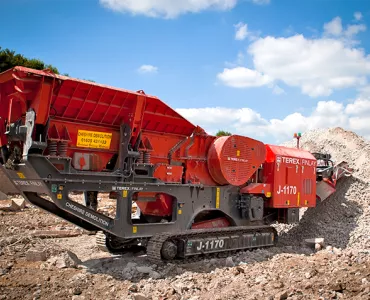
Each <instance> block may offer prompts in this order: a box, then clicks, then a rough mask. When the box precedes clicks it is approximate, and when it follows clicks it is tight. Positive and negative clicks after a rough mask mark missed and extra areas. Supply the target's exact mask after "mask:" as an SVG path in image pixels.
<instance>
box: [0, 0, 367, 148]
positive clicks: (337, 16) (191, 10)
mask: <svg viewBox="0 0 370 300" xmlns="http://www.w3.org/2000/svg"><path fill="white" fill-rule="evenodd" d="M0 11H1V15H2V17H1V19H0V47H2V48H9V49H12V50H15V51H16V52H17V53H22V54H23V55H25V56H26V57H29V58H39V59H41V60H43V61H44V62H45V63H47V64H52V65H54V66H56V67H57V68H58V69H59V71H60V72H61V73H68V74H69V75H70V76H71V77H76V78H82V79H92V80H94V81H96V82H98V83H102V84H108V85H111V86H116V87H119V88H124V89H128V90H133V91H136V90H144V91H145V93H147V94H150V95H154V96H157V97H159V98H160V99H161V100H162V101H164V102H165V103H167V104H168V105H169V106H171V107H172V108H174V109H176V110H177V111H178V112H179V113H180V114H181V115H183V116H184V117H185V118H187V119H189V120H190V121H191V122H192V123H194V124H195V125H199V126H200V127H202V128H204V129H205V130H206V131H207V132H208V133H210V134H215V133H216V132H217V131H218V130H227V131H230V132H231V133H233V134H240V135H246V136H249V137H252V138H255V139H258V140H261V141H263V142H265V143H282V142H284V141H286V140H289V139H291V138H292V137H293V134H294V133H295V132H302V133H304V132H305V131H308V130H312V129H315V128H326V127H337V126H339V127H343V128H344V129H346V130H352V131H355V132H356V133H357V134H359V135H362V136H364V137H365V138H367V139H370V83H369V81H370V34H369V28H368V26H369V24H370V23H369V20H370V0H352V1H351V0H300V1H297V0H197V1H195V0H182V1H177V0H176V1H175V0H140V1H138V0H52V1H51V0H1V5H0Z"/></svg>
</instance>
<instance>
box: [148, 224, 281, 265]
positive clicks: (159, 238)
mask: <svg viewBox="0 0 370 300" xmlns="http://www.w3.org/2000/svg"><path fill="white" fill-rule="evenodd" d="M251 236H256V237H257V238H256V240H253V239H252V242H251V243H249V240H247V239H248V238H249V237H251ZM268 237H270V238H269V239H267V238H268ZM271 237H272V238H271ZM212 238H213V239H223V238H227V239H229V244H228V246H226V247H225V248H223V249H219V250H211V251H200V252H201V253H199V252H198V253H190V254H189V253H185V252H186V250H184V253H183V254H184V255H183V257H176V258H175V259H174V260H164V259H163V257H162V253H161V251H162V246H163V244H164V242H166V241H169V240H172V241H184V240H185V241H186V242H188V241H190V242H191V241H194V240H202V239H204V240H209V239H212ZM276 243H277V231H276V230H275V228H273V227H270V226H256V227H231V228H220V229H213V230H209V229H206V230H187V231H183V232H181V233H177V234H173V233H162V234H158V235H155V236H153V237H152V238H151V239H150V240H149V242H148V246H147V258H148V260H150V261H151V262H153V263H157V264H158V263H163V262H176V263H190V262H195V261H198V260H200V259H203V258H204V257H208V258H209V257H217V256H219V255H230V254H231V253H235V252H237V251H243V250H249V249H256V248H265V247H272V246H275V245H276Z"/></svg>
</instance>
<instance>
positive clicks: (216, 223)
mask: <svg viewBox="0 0 370 300" xmlns="http://www.w3.org/2000/svg"><path fill="white" fill-rule="evenodd" d="M229 226H230V222H229V221H228V220H227V219H226V218H223V217H222V218H217V219H212V220H207V221H201V222H197V223H194V224H193V225H192V226H191V229H205V228H223V227H229Z"/></svg>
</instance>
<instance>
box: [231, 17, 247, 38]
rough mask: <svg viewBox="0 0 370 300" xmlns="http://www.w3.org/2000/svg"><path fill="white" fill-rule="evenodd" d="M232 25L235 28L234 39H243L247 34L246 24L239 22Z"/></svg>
mask: <svg viewBox="0 0 370 300" xmlns="http://www.w3.org/2000/svg"><path fill="white" fill-rule="evenodd" d="M234 26H235V28H236V32H235V39H236V40H238V41H242V40H244V39H245V38H246V37H247V35H248V25H247V24H244V23H243V22H239V23H238V24H236V25H234Z"/></svg>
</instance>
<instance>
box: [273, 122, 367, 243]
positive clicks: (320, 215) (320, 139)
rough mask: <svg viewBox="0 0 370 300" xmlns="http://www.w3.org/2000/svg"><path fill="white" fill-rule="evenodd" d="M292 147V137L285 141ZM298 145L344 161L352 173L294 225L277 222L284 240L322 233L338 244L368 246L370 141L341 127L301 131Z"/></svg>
mask: <svg viewBox="0 0 370 300" xmlns="http://www.w3.org/2000/svg"><path fill="white" fill-rule="evenodd" d="M284 145H286V146H289V147H294V145H295V141H290V142H288V143H286V144H284ZM300 146H301V148H303V149H306V150H308V151H310V152H323V153H329V154H331V155H332V159H333V161H334V162H335V163H339V162H341V161H343V160H344V161H346V162H347V163H349V165H350V167H351V168H354V173H353V177H351V178H342V179H340V181H338V185H337V191H336V192H335V194H333V195H332V196H330V197H329V198H328V199H326V200H325V201H323V202H322V203H318V205H317V207H316V208H312V209H308V210H307V211H306V212H305V213H304V215H303V217H302V219H301V221H300V223H299V224H298V225H297V226H283V225H278V226H277V227H278V229H279V230H280V234H281V238H280V241H281V242H282V243H283V244H288V245H294V244H302V243H303V241H304V239H307V238H315V237H322V238H324V239H325V243H326V244H327V245H331V246H334V247H337V248H342V249H343V248H346V247H350V248H354V249H360V250H363V249H370V225H369V224H370V188H369V183H370V176H369V175H370V164H369V163H368V162H369V159H370V144H369V142H367V141H366V140H364V139H363V138H361V137H360V136H358V135H356V134H355V133H353V132H349V131H345V130H343V129H342V128H334V129H327V130H323V129H320V130H313V131H310V132H308V133H306V134H303V135H302V138H301V140H300Z"/></svg>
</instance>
